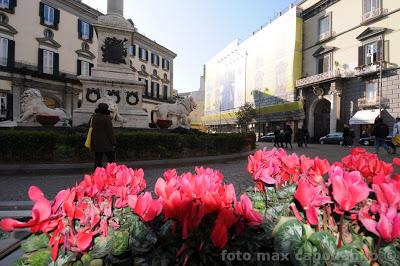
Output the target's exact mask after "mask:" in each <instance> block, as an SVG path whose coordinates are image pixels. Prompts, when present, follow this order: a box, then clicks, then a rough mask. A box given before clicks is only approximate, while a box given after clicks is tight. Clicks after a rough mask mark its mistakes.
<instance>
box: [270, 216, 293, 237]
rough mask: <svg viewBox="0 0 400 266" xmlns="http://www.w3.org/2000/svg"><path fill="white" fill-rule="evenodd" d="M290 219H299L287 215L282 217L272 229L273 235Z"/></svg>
mask: <svg viewBox="0 0 400 266" xmlns="http://www.w3.org/2000/svg"><path fill="white" fill-rule="evenodd" d="M288 221H297V220H296V218H295V217H286V216H282V217H280V218H279V221H278V223H277V224H276V225H275V228H274V230H273V231H272V235H273V236H275V235H276V234H277V233H278V231H279V230H280V228H281V227H282V226H283V225H284V224H285V223H286V222H288Z"/></svg>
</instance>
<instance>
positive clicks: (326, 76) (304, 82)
mask: <svg viewBox="0 0 400 266" xmlns="http://www.w3.org/2000/svg"><path fill="white" fill-rule="evenodd" d="M341 76H342V75H341V72H340V70H339V69H335V70H333V71H328V72H324V73H321V74H317V75H314V76H310V77H307V78H303V79H299V80H297V81H296V87H304V86H308V85H311V84H316V83H320V82H324V81H326V80H330V79H334V78H339V77H341Z"/></svg>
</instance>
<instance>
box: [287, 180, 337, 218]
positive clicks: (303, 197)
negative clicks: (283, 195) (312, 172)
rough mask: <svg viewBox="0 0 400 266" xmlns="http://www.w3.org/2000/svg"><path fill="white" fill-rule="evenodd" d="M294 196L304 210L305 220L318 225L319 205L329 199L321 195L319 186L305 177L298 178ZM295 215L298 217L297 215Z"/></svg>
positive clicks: (327, 201)
mask: <svg viewBox="0 0 400 266" xmlns="http://www.w3.org/2000/svg"><path fill="white" fill-rule="evenodd" d="M294 197H295V199H297V200H298V201H299V203H300V204H301V206H302V207H303V209H304V210H305V211H306V217H307V222H308V223H309V224H312V225H318V212H319V207H320V206H322V205H324V204H327V203H329V202H330V201H331V198H330V197H328V196H324V195H323V193H322V188H321V187H320V186H317V187H315V186H313V185H312V184H310V183H309V182H308V181H307V180H306V179H305V178H302V179H300V181H299V183H298V187H297V190H296V192H295V193H294ZM292 208H293V207H292ZM295 214H296V211H295ZM296 217H297V219H299V216H298V215H296Z"/></svg>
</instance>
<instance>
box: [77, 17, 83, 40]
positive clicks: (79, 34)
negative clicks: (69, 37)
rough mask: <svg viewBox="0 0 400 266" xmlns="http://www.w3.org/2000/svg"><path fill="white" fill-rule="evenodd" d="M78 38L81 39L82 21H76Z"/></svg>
mask: <svg viewBox="0 0 400 266" xmlns="http://www.w3.org/2000/svg"><path fill="white" fill-rule="evenodd" d="M78 36H79V38H82V20H80V19H78Z"/></svg>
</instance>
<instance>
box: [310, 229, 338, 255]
mask: <svg viewBox="0 0 400 266" xmlns="http://www.w3.org/2000/svg"><path fill="white" fill-rule="evenodd" d="M309 241H310V242H311V243H312V244H313V245H314V246H316V247H317V248H318V250H319V251H320V253H321V254H322V255H323V256H324V258H333V256H334V255H335V252H336V243H335V238H334V237H333V236H332V235H331V234H328V233H325V232H316V233H314V234H312V236H311V237H310V238H309Z"/></svg>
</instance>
